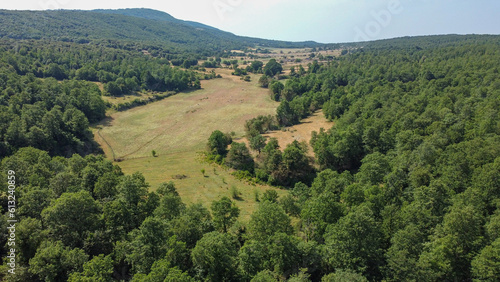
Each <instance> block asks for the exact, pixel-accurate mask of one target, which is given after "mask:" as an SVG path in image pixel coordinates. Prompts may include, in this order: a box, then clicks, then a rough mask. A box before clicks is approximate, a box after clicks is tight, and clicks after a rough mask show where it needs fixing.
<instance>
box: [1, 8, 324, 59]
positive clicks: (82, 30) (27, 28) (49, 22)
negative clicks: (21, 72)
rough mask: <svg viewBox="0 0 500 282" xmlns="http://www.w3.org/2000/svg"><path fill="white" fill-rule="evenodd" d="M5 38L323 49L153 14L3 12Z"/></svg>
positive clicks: (204, 48) (178, 49)
mask: <svg viewBox="0 0 500 282" xmlns="http://www.w3.org/2000/svg"><path fill="white" fill-rule="evenodd" d="M1 37H7V38H12V39H48V40H56V41H71V42H77V43H91V42H92V43H97V44H105V45H108V46H111V47H121V48H126V49H137V48H147V47H152V46H154V47H159V48H162V49H164V50H168V52H172V53H183V52H186V51H187V52H196V53H202V54H203V53H206V54H209V53H213V52H220V51H224V50H231V49H244V48H247V47H254V46H256V45H259V46H264V47H317V46H321V44H319V43H316V42H313V41H306V42H286V41H274V40H265V39H259V38H252V37H243V36H237V35H234V34H232V33H229V32H225V31H221V30H219V29H216V28H213V27H210V26H207V25H204V24H200V23H196V22H189V21H183V20H178V19H176V18H174V17H172V16H171V15H169V14H167V13H164V12H160V11H156V10H151V9H120V10H95V11H81V10H52V11H10V10H0V38H1ZM115 45H116V46H115Z"/></svg>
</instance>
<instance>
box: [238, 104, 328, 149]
mask: <svg viewBox="0 0 500 282" xmlns="http://www.w3.org/2000/svg"><path fill="white" fill-rule="evenodd" d="M332 126H333V122H331V121H328V120H327V119H326V118H325V115H324V114H323V112H322V111H321V110H318V111H316V112H315V113H313V114H312V115H311V116H309V117H307V118H305V119H303V120H302V121H301V122H300V124H296V125H293V126H290V127H286V128H284V129H283V130H275V131H270V132H268V133H266V134H262V136H264V137H266V139H269V138H271V137H274V138H276V139H277V140H278V144H279V145H280V149H281V150H284V149H285V148H286V146H287V145H288V144H290V143H292V142H293V141H295V140H297V141H299V142H305V143H306V144H307V148H308V149H309V150H308V151H307V154H308V155H309V156H311V157H313V156H314V152H313V150H312V147H311V145H310V144H309V141H310V140H311V133H312V132H313V131H316V132H319V130H320V129H321V128H323V129H325V130H328V129H330V128H331V127H332ZM243 141H244V142H245V143H246V144H247V146H248V145H249V141H248V139H247V138H244V139H243Z"/></svg>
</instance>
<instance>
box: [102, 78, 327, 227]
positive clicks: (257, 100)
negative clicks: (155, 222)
mask: <svg viewBox="0 0 500 282" xmlns="http://www.w3.org/2000/svg"><path fill="white" fill-rule="evenodd" d="M231 71H232V70H229V69H217V70H216V72H217V73H220V74H221V75H222V78H218V79H212V80H204V81H202V89H200V90H196V91H191V92H187V93H179V94H176V95H174V96H171V97H168V98H165V99H163V100H161V101H158V102H154V103H150V104H147V105H144V106H139V107H135V108H132V109H129V110H126V111H122V112H109V113H108V118H107V119H106V120H104V121H103V122H101V123H100V124H98V125H96V126H95V127H94V135H95V139H96V140H97V141H98V142H99V143H100V144H101V147H102V148H103V150H104V152H105V154H106V156H107V157H108V158H109V159H115V160H119V165H120V167H121V168H122V170H123V171H124V172H125V173H133V172H136V171H139V172H141V173H143V174H144V176H145V177H146V180H147V182H148V183H149V184H150V189H153V190H154V189H156V188H157V187H158V185H159V184H160V183H162V182H166V181H173V182H174V183H175V185H176V187H177V190H178V192H179V194H180V195H181V197H182V199H183V201H184V202H185V203H196V202H202V203H204V204H205V206H207V207H209V205H210V203H211V202H212V201H214V200H217V199H219V198H221V197H223V196H228V197H230V198H232V190H234V189H237V190H238V191H239V192H240V193H241V195H240V196H239V198H237V199H235V202H236V204H237V205H238V206H239V207H240V209H241V219H242V220H248V219H249V217H250V214H251V213H252V212H253V211H254V210H255V208H256V206H257V201H256V197H255V195H256V194H258V195H260V196H261V195H262V194H263V193H264V192H265V191H266V190H267V189H274V190H277V191H278V193H279V194H280V195H282V194H284V192H285V191H281V190H279V189H276V188H273V187H270V186H262V185H252V184H249V183H245V182H243V181H240V180H238V179H236V178H235V177H233V176H232V175H231V174H230V173H231V171H230V170H226V169H223V168H221V167H220V166H217V165H212V164H208V163H205V162H204V161H203V158H202V157H201V156H200V152H202V151H203V150H204V149H205V144H206V142H207V139H208V137H209V136H210V134H211V133H212V131H214V130H216V129H218V130H221V131H222V132H229V133H231V132H233V133H234V136H233V139H234V140H235V141H238V142H248V141H247V140H246V138H244V124H245V121H246V120H248V119H251V118H253V117H256V116H258V115H268V114H271V115H274V114H275V113H276V108H277V106H278V105H279V103H278V102H275V101H272V100H271V99H270V98H269V95H268V94H269V93H268V90H267V89H263V88H261V87H259V86H258V84H257V81H258V79H259V77H260V75H251V81H250V82H245V81H243V80H241V79H240V77H237V76H232V75H231ZM124 99H126V98H124ZM329 126H331V123H329V122H327V121H326V119H325V118H324V116H323V114H322V113H321V112H317V113H315V114H314V115H313V116H311V117H310V118H308V119H306V120H304V122H303V123H302V124H299V125H295V126H294V127H290V128H287V129H286V130H284V131H276V132H270V133H269V134H267V135H265V136H266V137H277V138H278V140H279V142H280V145H281V147H282V148H285V147H286V144H288V143H291V142H292V141H293V140H299V141H306V142H308V141H309V139H310V133H311V131H313V130H316V131H318V130H319V128H321V127H323V128H328V127H329ZM153 150H154V151H155V152H156V154H157V156H156V157H153V156H152V151H153ZM310 153H311V155H312V151H311V152H310ZM202 170H204V171H205V173H204V174H203V173H202Z"/></svg>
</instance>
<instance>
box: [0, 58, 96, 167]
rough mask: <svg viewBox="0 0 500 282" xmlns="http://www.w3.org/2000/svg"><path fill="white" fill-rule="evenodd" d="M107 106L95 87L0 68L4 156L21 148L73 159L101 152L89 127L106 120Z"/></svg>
mask: <svg viewBox="0 0 500 282" xmlns="http://www.w3.org/2000/svg"><path fill="white" fill-rule="evenodd" d="M105 111H106V104H105V103H104V101H103V100H102V98H101V91H100V90H99V88H98V87H97V85H95V84H94V83H90V82H84V81H76V80H67V81H63V82H62V83H59V82H58V81H56V80H55V79H53V78H49V79H39V78H36V77H35V76H34V75H33V74H28V75H25V76H20V75H18V74H17V73H15V72H14V71H12V69H11V67H6V66H5V65H3V66H0V116H1V120H2V121H1V127H0V140H1V141H0V156H1V157H5V156H7V155H10V154H12V153H13V152H15V151H16V150H17V149H19V148H22V147H27V146H31V147H35V148H39V149H42V150H46V151H47V152H49V153H50V154H51V155H64V156H70V155H72V154H73V153H79V154H82V155H83V154H88V153H91V152H95V151H96V150H97V148H98V147H97V144H96V143H95V142H94V141H93V137H92V133H91V132H90V130H89V123H90V122H96V121H99V120H101V119H103V118H104V116H105Z"/></svg>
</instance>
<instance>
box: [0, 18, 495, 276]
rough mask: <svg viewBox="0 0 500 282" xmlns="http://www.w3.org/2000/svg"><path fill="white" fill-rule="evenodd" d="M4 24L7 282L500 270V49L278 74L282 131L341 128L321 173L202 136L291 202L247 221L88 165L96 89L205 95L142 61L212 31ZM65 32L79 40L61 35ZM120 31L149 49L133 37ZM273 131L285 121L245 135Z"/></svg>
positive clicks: (304, 163) (286, 156) (441, 41)
mask: <svg viewBox="0 0 500 282" xmlns="http://www.w3.org/2000/svg"><path fill="white" fill-rule="evenodd" d="M0 13H1V14H2V17H0V19H1V21H2V26H1V27H0V34H1V35H2V36H4V37H6V38H2V39H0V40H1V43H2V45H1V46H0V141H1V143H0V144H1V145H0V149H1V157H2V160H1V164H0V173H1V175H2V176H1V177H2V179H4V180H3V181H2V182H0V187H1V191H2V194H1V197H0V203H1V207H2V216H1V217H0V229H2V230H4V231H5V230H13V229H12V228H11V229H7V227H9V226H12V224H13V223H12V222H9V220H12V218H15V220H17V222H16V223H15V232H11V231H10V233H7V232H2V233H1V236H0V256H1V257H2V258H6V257H7V256H8V255H9V256H11V257H12V254H13V253H14V255H15V259H14V261H15V265H12V264H9V263H11V262H12V259H11V258H9V259H8V260H7V259H5V260H4V262H3V265H2V267H1V271H0V275H2V280H4V281H120V280H122V281H123V280H126V281H165V280H166V281H381V280H385V281H438V280H444V281H471V280H473V279H478V280H485V281H495V279H497V278H498V277H499V275H500V267H499V265H500V262H499V255H498V254H499V253H500V224H499V222H500V179H499V175H500V137H499V134H500V112H499V109H500V74H499V70H498V62H499V61H500V48H499V47H500V37H499V36H436V37H419V38H400V39H395V40H384V41H379V42H373V43H366V44H364V45H363V46H362V47H363V48H357V49H351V50H349V51H348V52H346V53H344V55H343V56H341V57H340V58H335V59H332V60H331V61H330V62H325V63H321V62H314V63H311V65H309V67H308V69H307V71H305V70H304V72H303V73H291V74H290V76H289V80H288V81H287V82H286V83H285V84H283V85H282V87H272V85H273V84H276V83H281V82H279V81H273V80H272V79H271V82H270V88H271V89H273V90H276V93H272V97H273V98H274V99H277V100H279V101H281V105H280V107H279V108H278V110H277V113H276V118H275V120H276V121H277V122H278V123H279V124H278V125H279V126H287V125H289V124H293V123H297V122H299V121H300V120H301V119H302V118H303V117H305V116H307V115H308V114H310V113H311V112H313V111H315V110H318V109H322V110H323V111H324V113H325V115H326V116H327V117H329V118H330V119H332V120H334V121H335V126H334V127H333V128H331V129H327V130H324V131H321V132H318V133H316V134H314V137H313V138H312V141H311V145H312V147H313V149H314V153H315V158H314V162H315V164H313V163H311V160H310V159H309V158H307V157H306V153H305V151H304V148H305V146H303V145H302V144H300V143H298V142H294V143H292V144H291V145H289V146H287V148H285V149H284V150H283V151H281V150H279V144H277V142H276V141H275V140H272V139H271V140H265V143H264V144H262V142H261V144H260V145H262V146H260V145H259V147H258V148H259V152H258V153H257V155H258V157H257V158H255V159H252V157H251V155H250V154H249V151H248V149H247V148H246V146H245V145H244V144H241V143H232V145H231V147H230V148H229V149H228V148H227V146H228V145H229V143H231V141H232V140H231V137H230V135H227V134H224V133H222V132H214V134H212V136H210V138H209V137H208V136H207V139H209V144H208V147H209V148H210V149H213V150H211V152H210V153H212V154H215V155H216V156H214V158H215V159H217V160H218V161H219V162H221V163H223V162H225V165H227V166H230V167H234V168H236V169H240V170H246V171H247V172H246V173H245V172H244V173H241V174H240V175H243V176H244V177H247V178H252V177H253V179H252V180H253V181H260V182H266V183H269V184H271V185H280V186H283V187H286V189H289V194H288V195H285V196H281V197H278V196H277V194H276V192H274V193H273V191H268V192H266V193H264V194H263V195H256V197H257V198H258V199H259V201H260V204H259V207H258V209H257V210H256V211H255V212H254V214H252V216H251V218H250V220H249V221H248V222H240V221H238V217H239V214H240V212H239V210H238V208H237V207H236V206H235V205H234V203H233V202H232V200H231V199H229V198H227V197H223V198H221V199H219V200H216V201H214V202H212V203H196V204H191V205H185V204H184V203H183V201H182V199H181V198H180V196H179V194H178V192H177V191H176V188H175V185H174V184H173V183H162V184H161V185H160V186H159V187H158V189H157V190H156V191H150V190H149V185H148V183H147V182H146V180H145V179H144V177H143V176H142V175H141V174H140V173H134V174H131V175H125V174H124V173H123V172H122V171H121V169H120V167H119V166H118V165H117V164H113V163H112V162H111V161H109V160H106V159H105V158H104V157H103V156H102V155H98V154H97V155H96V154H92V152H95V150H94V149H95V148H93V143H92V137H91V135H90V134H89V129H88V125H89V122H93V121H97V120H100V119H102V118H103V117H104V115H105V111H106V103H104V102H103V100H102V97H101V95H102V94H103V93H102V91H101V89H100V88H99V87H98V85H97V84H98V83H102V84H104V89H105V93H108V94H113V92H114V90H116V91H117V92H116V93H121V92H123V91H125V90H130V89H135V90H147V91H156V90H158V91H165V90H170V89H172V90H176V91H181V90H185V89H193V88H196V86H197V84H198V83H197V79H199V77H198V74H197V73H196V72H194V71H193V70H185V69H180V68H178V67H173V66H171V65H170V63H169V60H168V59H167V58H165V57H164V56H158V57H155V56H150V55H146V54H142V53H140V52H137V49H136V47H140V48H143V47H144V46H145V45H144V44H145V43H144V42H141V43H139V42H138V41H137V40H142V39H145V37H147V41H146V42H147V43H146V45H147V46H150V47H151V48H152V49H154V48H159V49H158V50H160V49H161V50H163V51H165V50H167V49H169V48H173V49H172V50H174V49H175V50H176V52H178V54H179V55H184V52H188V53H190V54H195V53H196V52H198V51H200V52H204V50H198V49H196V48H194V47H193V44H192V43H195V42H199V41H196V40H205V39H203V37H200V38H199V39H195V37H196V36H194V37H187V38H184V36H186V34H187V33H189V32H191V31H192V30H191V29H190V28H192V27H189V25H183V26H182V27H180V28H179V29H177V30H178V31H179V32H181V31H186V32H187V33H184V32H181V33H182V36H180V37H178V38H179V39H180V40H181V41H180V42H175V41H171V40H170V39H168V40H166V39H165V38H164V37H163V33H164V32H166V31H165V29H164V28H165V27H166V26H167V25H166V24H165V23H162V22H160V21H158V20H155V21H153V22H154V23H152V22H151V21H150V20H147V19H141V18H138V17H130V16H123V15H109V16H103V17H101V18H100V20H98V21H96V22H95V23H91V20H90V19H92V18H93V14H92V12H75V11H71V12H68V11H50V12H10V11H1V12H0ZM72 15H73V16H75V17H74V18H72V17H71V16H72ZM132 18H133V19H132ZM37 20H38V21H37ZM78 20H81V22H79V21H78ZM15 23H17V24H18V25H19V23H21V24H20V25H19V26H22V29H21V28H19V26H17V27H14V25H15ZM56 23H57V24H61V25H62V26H63V27H64V29H53V24H56ZM117 23H123V25H124V26H125V27H126V28H130V29H131V34H135V35H134V36H135V37H128V36H125V35H123V36H122V37H121V38H120V36H121V35H120V34H119V31H118V29H117V28H116V27H117ZM169 24H170V23H169ZM179 25H181V23H179ZM170 27H172V25H170ZM92 28H95V29H96V33H92V34H90V33H87V32H88V31H89V30H90V29H92ZM122 28H123V27H122ZM44 32H48V33H47V35H45V34H44ZM98 32H102V35H99V34H98ZM108 35H109V36H110V37H112V38H114V39H113V40H116V41H113V40H112V41H109V40H108V41H107V39H106V36H108ZM182 38H184V39H182ZM80 40H81V41H80ZM156 40H157V41H156ZM176 40H177V39H176ZM183 40H184V41H185V42H184V41H183ZM206 40H207V42H211V43H212V44H213V46H214V47H213V49H211V50H209V52H212V51H213V50H226V49H225V48H229V47H233V45H232V44H233V43H227V42H225V43H221V42H223V41H224V40H223V39H222V37H219V38H210V39H209V38H206ZM212 40H213V41H212ZM113 42H115V43H116V44H117V46H113V44H115V43H113ZM117 42H118V43H117ZM188 42H190V43H189V44H186V45H185V43H188ZM82 43H85V44H82ZM86 43H91V44H88V45H87V44H86ZM101 43H102V45H101ZM240 43H241V42H236V43H235V44H236V45H237V44H240ZM155 44H157V45H155ZM218 44H221V45H218ZM228 44H229V45H228ZM118 45H119V46H118ZM243 45H244V44H243ZM127 46H128V47H130V48H128V47H127ZM155 46H156V47H155ZM157 46H160V47H157ZM114 47H120V48H114ZM124 47H127V48H124ZM153 47H154V48H153ZM358 47H361V46H359V45H358ZM162 48H166V49H162ZM210 48H212V47H210ZM124 49H125V50H124ZM169 50H170V49H169ZM163 51H162V52H163ZM184 63H186V64H185V65H184V66H187V67H189V66H188V65H191V63H192V65H195V64H197V62H196V63H195V62H194V61H190V60H187V61H186V60H184V61H183V64H184ZM274 63H276V62H274ZM271 75H275V74H274V73H272V74H271ZM198 82H199V81H198ZM266 119H267V120H271V119H273V117H263V118H262V117H261V118H260V119H259V118H258V119H255V120H253V121H251V122H250V123H249V124H248V127H249V128H251V127H254V128H257V127H258V126H256V125H255V124H252V123H255V122H257V123H259V122H260V126H261V127H262V125H263V124H264V123H265V122H266ZM261 129H262V128H261ZM252 134H255V135H256V136H258V134H259V130H257V133H255V132H254V133H252ZM261 141H263V140H261ZM73 153H75V154H73ZM204 173H205V172H203V174H204ZM207 181H208V180H207ZM236 198H237V197H235V199H236ZM12 233H14V235H11V234H12ZM12 238H15V247H14V245H12ZM14 248H15V249H14ZM12 249H14V251H12ZM13 268H14V269H15V274H9V273H8V270H9V269H13Z"/></svg>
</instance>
